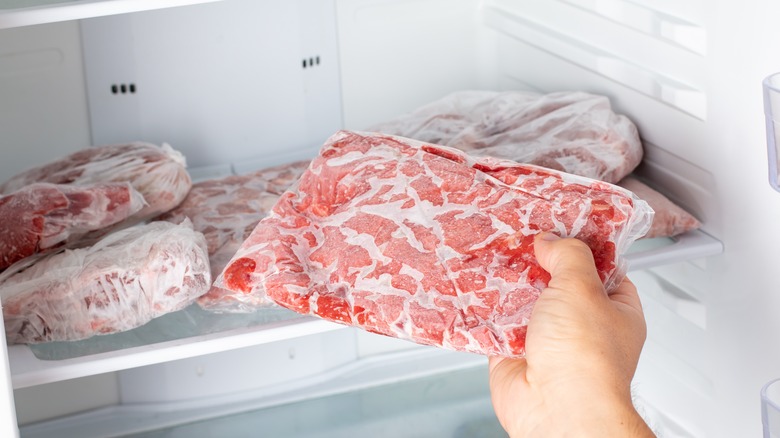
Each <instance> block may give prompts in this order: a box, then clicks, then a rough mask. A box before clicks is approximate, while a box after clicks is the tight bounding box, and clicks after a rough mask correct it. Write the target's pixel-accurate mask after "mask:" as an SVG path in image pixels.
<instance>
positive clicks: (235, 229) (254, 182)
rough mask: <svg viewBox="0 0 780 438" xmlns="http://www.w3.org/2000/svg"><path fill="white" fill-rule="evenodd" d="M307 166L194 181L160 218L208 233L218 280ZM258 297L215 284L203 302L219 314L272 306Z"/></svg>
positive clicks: (202, 303) (273, 168)
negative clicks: (174, 206) (187, 224)
mask: <svg viewBox="0 0 780 438" xmlns="http://www.w3.org/2000/svg"><path fill="white" fill-rule="evenodd" d="M308 165H309V162H308V161H299V162H295V163H290V164H285V165H282V166H276V167H271V168H267V169H262V170H258V171H256V172H252V173H249V174H246V175H232V176H227V177H224V178H219V179H212V180H207V181H201V182H198V183H195V184H193V185H192V189H191V190H190V192H189V194H188V195H187V197H186V198H185V199H184V201H183V202H182V203H181V204H180V205H179V206H178V207H176V208H175V209H173V210H171V211H170V212H168V213H166V214H164V215H162V216H160V217H159V219H161V220H166V221H169V222H173V223H180V222H182V221H183V220H184V219H185V218H189V219H190V220H191V221H192V225H193V228H194V229H195V230H196V231H199V232H201V233H203V235H204V236H206V243H207V244H208V250H209V260H210V262H211V274H212V278H216V276H217V275H219V273H220V272H222V269H224V267H225V265H227V263H228V261H230V258H231V257H233V254H235V253H236V251H237V250H238V248H239V247H240V246H241V243H243V242H244V240H245V239H246V238H247V237H249V235H250V234H251V233H252V230H254V228H255V226H256V225H257V222H258V221H260V219H262V218H263V217H265V215H266V214H267V213H268V211H270V210H271V207H273V206H274V204H276V201H277V200H278V199H279V195H281V194H282V193H283V192H284V191H285V190H287V188H288V187H289V186H290V185H291V184H292V183H293V182H295V181H296V180H297V179H298V178H299V177H300V176H301V174H302V173H303V171H304V170H306V168H307V167H308ZM255 298H256V295H251V294H250V295H247V294H244V293H241V292H240V293H235V292H232V291H229V290H226V289H221V288H218V287H212V288H211V289H209V291H208V293H206V294H205V295H203V296H201V297H200V298H198V304H199V305H200V306H201V307H202V308H204V309H206V310H211V311H217V312H249V311H253V310H256V308H258V307H262V306H265V305H268V304H269V303H268V301H267V300H260V301H257V300H256V299H255Z"/></svg>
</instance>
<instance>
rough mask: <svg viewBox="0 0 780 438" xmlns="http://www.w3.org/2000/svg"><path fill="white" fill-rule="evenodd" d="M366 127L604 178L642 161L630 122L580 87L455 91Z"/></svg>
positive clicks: (618, 175)
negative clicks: (570, 89) (536, 90)
mask: <svg viewBox="0 0 780 438" xmlns="http://www.w3.org/2000/svg"><path fill="white" fill-rule="evenodd" d="M369 130H370V131H376V132H381V133H385V134H393V135H400V136H402V137H408V138H413V139H416V140H420V141H424V142H430V143H435V144H441V145H445V146H451V147H454V148H456V149H460V150H462V151H466V152H468V153H469V154H470V155H473V156H493V157H496V158H503V159H507V160H512V161H517V162H519V163H529V164H536V165H539V166H543V167H547V168H550V169H555V170H560V171H563V172H567V173H573V174H575V175H581V176H586V177H588V178H593V179H598V180H602V181H607V182H610V183H616V182H618V181H620V180H621V179H622V178H623V177H625V176H626V175H628V174H629V173H631V171H632V170H634V168H635V167H636V166H637V165H638V164H639V162H640V161H641V160H642V143H641V141H640V139H639V134H638V132H637V129H636V126H634V124H633V123H632V122H631V121H630V120H629V119H628V118H626V117H625V116H622V115H618V114H615V113H614V112H613V111H612V108H611V105H610V103H609V100H608V99H607V98H606V97H604V96H598V95H593V94H588V93H584V92H557V93H550V94H537V93H531V92H521V91H506V92H497V91H460V92H456V93H452V94H450V95H448V96H445V97H444V98H442V99H439V100H437V101H435V102H431V103H429V104H427V105H425V106H423V107H420V108H418V109H416V110H415V111H412V112H411V113H409V114H405V115H402V116H400V117H397V118H395V119H393V120H389V121H387V122H385V123H381V124H379V125H376V126H372V127H371V128H369Z"/></svg>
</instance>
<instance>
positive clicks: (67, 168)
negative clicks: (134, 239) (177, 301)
mask: <svg viewBox="0 0 780 438" xmlns="http://www.w3.org/2000/svg"><path fill="white" fill-rule="evenodd" d="M37 182H48V183H53V184H74V185H83V184H95V183H106V182H129V183H130V184H132V185H133V188H135V189H136V190H138V191H139V192H140V193H141V194H142V195H143V197H144V199H145V200H146V205H145V206H144V208H142V209H141V210H140V211H139V212H138V213H136V214H134V215H133V216H132V217H131V218H130V219H128V221H127V223H137V222H140V221H143V220H146V219H150V218H152V217H154V216H157V215H159V214H161V213H164V212H166V211H168V210H170V209H172V208H173V207H176V206H177V205H179V203H180V202H181V201H182V200H183V199H184V197H185V196H187V192H189V190H190V188H191V187H192V181H191V180H190V175H189V174H188V173H187V169H186V160H185V158H184V156H183V155H182V154H181V153H180V152H178V151H176V150H174V149H173V148H172V147H170V146H169V145H167V144H163V145H162V146H160V147H158V146H155V145H153V144H149V143H142V142H135V143H128V144H117V145H108V146H98V147H91V148H86V149H82V150H80V151H78V152H74V153H72V154H70V155H68V156H66V157H63V158H61V159H59V160H56V161H53V162H51V163H48V164H45V165H42V166H39V167H35V168H33V169H29V170H26V171H24V172H22V173H20V174H18V175H16V176H14V177H13V178H11V179H10V180H8V181H6V182H4V183H3V184H2V185H0V193H6V194H7V193H11V192H14V191H16V190H19V189H21V188H22V187H25V186H27V185H30V184H33V183H37Z"/></svg>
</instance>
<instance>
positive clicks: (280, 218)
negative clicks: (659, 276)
mask: <svg viewBox="0 0 780 438" xmlns="http://www.w3.org/2000/svg"><path fill="white" fill-rule="evenodd" d="M651 220H652V210H651V209H650V208H649V207H648V205H647V203H645V202H644V201H642V200H639V199H638V198H636V197H635V196H634V195H633V194H632V193H631V192H628V191H626V190H624V189H622V188H620V187H616V186H613V185H611V184H607V183H604V182H600V181H595V180H590V179H587V178H582V177H578V176H574V175H568V174H564V173H560V172H557V171H553V170H549V169H544V168H541V167H538V166H533V165H526V164H518V163H515V162H512V161H506V160H497V159H494V158H473V157H470V156H468V155H466V154H464V153H462V152H460V151H458V150H456V149H453V148H448V147H443V146H435V145H431V144H425V143H421V142H418V141H414V140H409V139H404V138H400V137H392V136H383V135H371V134H361V133H354V132H347V131H342V132H339V133H337V134H335V135H334V136H333V137H331V138H330V139H329V140H328V141H327V143H326V144H325V145H324V147H323V148H322V150H321V151H320V155H319V156H318V157H317V158H315V159H314V161H313V162H312V164H311V166H310V167H309V169H308V170H307V171H306V172H305V173H304V174H303V175H302V176H301V179H300V180H299V182H298V184H297V185H296V186H293V187H292V188H291V189H290V191H288V192H286V193H285V194H283V195H282V197H281V198H280V200H279V202H278V203H277V204H276V205H275V206H274V208H273V210H272V212H271V213H270V214H269V215H268V216H267V217H266V218H264V219H263V220H261V221H260V223H259V224H258V226H257V228H255V230H254V232H253V233H252V235H251V236H250V237H249V239H247V241H246V242H245V243H244V244H243V245H242V247H241V249H240V250H239V251H238V253H237V254H236V256H235V257H234V258H233V260H231V262H230V263H229V264H228V266H227V267H226V268H225V270H224V272H223V273H222V274H221V275H220V277H219V278H218V279H217V282H216V285H217V286H220V287H224V288H227V289H230V290H234V291H240V292H244V293H247V294H259V295H262V294H266V293H267V295H268V296H269V297H270V298H271V299H273V300H274V301H275V302H277V303H278V304H280V305H282V306H285V307H288V308H290V309H292V310H295V311H297V312H299V313H303V314H313V315H317V316H320V317H322V318H326V319H329V320H333V321H337V322H341V323H344V324H351V325H355V326H359V327H362V328H364V329H366V330H369V331H372V332H376V333H381V334H384V335H389V336H395V337H399V338H403V339H409V340H412V341H415V342H419V343H422V344H431V345H437V346H442V347H446V348H451V349H455V350H464V351H470V352H477V353H482V354H490V355H503V356H510V357H516V356H522V355H523V354H524V351H525V332H526V326H527V323H528V318H529V316H530V312H531V309H532V307H533V304H534V302H535V301H536V298H537V297H538V296H539V294H540V292H541V291H542V289H543V288H544V287H546V284H547V282H548V281H549V275H548V274H547V272H545V271H544V270H543V269H542V268H541V267H540V266H539V265H538V263H537V262H536V258H535V256H534V253H533V242H534V236H535V235H536V234H538V233H540V232H542V231H551V232H554V233H557V234H559V235H561V236H566V237H576V238H579V239H581V240H583V241H584V242H585V243H586V244H588V246H589V247H590V248H591V249H592V251H593V254H594V258H595V261H596V265H597V268H598V272H599V275H600V277H601V279H602V280H603V282H604V284H605V287H607V288H608V289H609V288H612V287H614V286H615V284H616V283H618V282H620V281H622V278H623V275H624V271H625V266H624V264H623V259H622V257H621V254H622V253H623V252H624V251H626V249H627V248H628V246H629V245H630V244H631V243H632V242H633V241H634V240H635V239H637V238H639V237H641V236H642V235H643V234H644V233H645V232H646V231H647V229H648V227H649V226H650V222H651Z"/></svg>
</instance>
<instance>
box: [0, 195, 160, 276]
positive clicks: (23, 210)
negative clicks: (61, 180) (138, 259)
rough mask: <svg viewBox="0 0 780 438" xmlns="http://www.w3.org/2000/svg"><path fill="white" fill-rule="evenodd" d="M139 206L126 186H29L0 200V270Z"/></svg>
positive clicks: (138, 197)
mask: <svg viewBox="0 0 780 438" xmlns="http://www.w3.org/2000/svg"><path fill="white" fill-rule="evenodd" d="M144 205H145V203H144V199H143V196H141V194H140V193H138V192H137V191H135V190H134V189H133V187H132V186H131V185H130V184H128V183H106V184H90V185H85V186H69V185H56V184H47V183H38V184H32V185H29V186H26V187H24V188H22V189H21V190H18V191H16V192H14V193H11V194H10V195H7V196H0V270H3V269H5V268H7V267H8V266H10V265H11V264H13V263H15V262H17V261H19V260H21V259H23V258H25V257H28V256H31V255H33V254H35V253H37V252H39V251H43V250H46V249H50V248H53V247H55V246H57V245H59V244H62V243H64V242H66V241H68V240H70V239H73V238H78V237H79V236H81V235H83V234H84V233H87V232H89V231H94V230H100V229H103V228H105V227H108V226H110V225H113V224H116V223H117V222H120V221H122V220H124V219H126V218H127V217H129V216H131V215H133V214H135V213H137V212H138V211H139V210H141V208H143V207H144Z"/></svg>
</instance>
